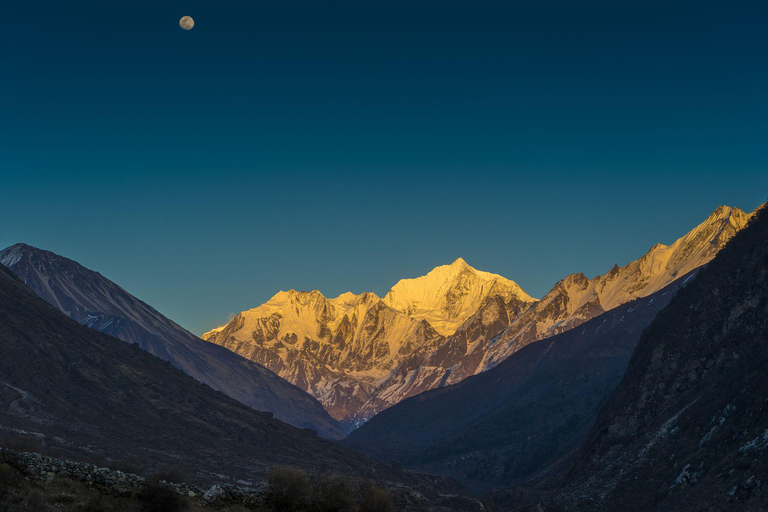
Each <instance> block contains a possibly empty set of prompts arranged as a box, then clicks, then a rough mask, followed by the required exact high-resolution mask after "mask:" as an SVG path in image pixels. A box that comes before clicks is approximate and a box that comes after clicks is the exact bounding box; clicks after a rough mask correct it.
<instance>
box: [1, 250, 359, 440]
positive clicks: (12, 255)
mask: <svg viewBox="0 0 768 512" xmlns="http://www.w3.org/2000/svg"><path fill="white" fill-rule="evenodd" d="M0 263H2V264H3V265H5V266H6V267H8V268H9V269H11V270H12V271H13V272H14V273H15V274H16V275H17V276H18V277H19V278H20V279H21V280H22V281H23V282H24V283H25V284H26V285H27V286H28V287H29V288H31V289H32V290H33V291H34V292H35V293H36V294H37V295H38V296H39V297H41V298H42V299H43V300H45V301H46V302H48V303H49V304H51V305H52V306H54V307H56V308H57V309H59V310H60V311H61V312H63V313H64V314H66V315H67V316H69V317H70V318H72V319H73V320H75V321H77V322H79V323H81V324H83V325H86V326H88V327H91V328H93V329H96V330H98V331H101V332H103V333H105V334H109V335H111V336H115V337H117V338H120V339H122V340H123V341H126V342H129V343H136V344H138V346H139V347H141V348H142V349H144V350H146V351H148V352H150V353H152V354H154V355H156V356H157V357H159V358H161V359H164V360H166V361H169V362H170V363H171V364H173V365H174V366H175V367H177V368H179V369H180V370H182V371H184V372H185V373H187V374H188V375H190V376H192V377H194V378H195V379H197V380H198V381H200V382H203V383H205V384H207V385H209V386H211V387H212V388H213V389H216V390H218V391H221V392H223V393H225V394H226V395H228V396H230V397H232V398H235V399H236V400H239V401H240V402H242V403H244V404H246V405H248V406H250V407H253V408H254V409H257V410H260V411H267V412H271V413H273V414H274V416H275V417H276V418H278V419H280V420H283V421H286V422H288V423H290V424H292V425H295V426H298V427H302V428H311V429H313V430H316V431H317V432H318V433H319V434H320V435H322V436H324V437H328V438H331V439H338V438H341V437H343V436H344V432H343V431H342V430H341V428H340V426H339V424H338V423H337V422H336V421H335V420H334V419H333V418H331V417H330V416H329V415H328V413H327V412H326V411H325V410H324V409H323V407H322V405H321V404H320V403H318V402H317V400H315V399H314V398H312V397H311V396H309V395H308V394H307V393H305V392H304V391H303V390H301V389H299V388H298V387H296V386H294V385H292V384H290V383H289V382H287V381H286V380H284V379H282V378H280V377H279V376H277V375H276V374H274V373H273V372H272V371H270V370H268V369H267V368H265V367H264V366H262V365H260V364H258V363H255V362H253V361H249V360H247V359H245V358H243V357H241V356H238V355H237V354H235V353H233V352H231V351H229V350H226V349H224V348H223V347H219V346H216V345H213V344H211V343H207V342H205V341H203V340H201V339H200V338H198V337H197V336H195V335H193V334H192V333H190V332H189V331H187V330H185V329H184V328H182V327H181V326H180V325H178V324H176V323H175V322H173V321H171V320H169V319H168V318H166V317H164V316H163V315H162V314H160V313H159V312H158V311H157V310H155V309H154V308H152V307H151V306H149V305H148V304H146V303H144V302H142V301H141V300H139V299H137V298H136V297H134V296H132V295H131V294H129V293H128V292H126V291H125V290H124V289H123V288H121V287H120V286H118V285H117V284H115V283H113V282H112V281H110V280H109V279H107V278H105V277H104V276H102V275H101V274H99V273H98V272H94V271H93V270H89V269H87V268H85V267H83V266H82V265H80V264H79V263H77V262H75V261H72V260H70V259H67V258H64V257H62V256H59V255H57V254H54V253H52V252H49V251H44V250H41V249H37V248H35V247H31V246H29V245H26V244H16V245H13V246H11V247H8V248H7V249H4V250H2V251H0Z"/></svg>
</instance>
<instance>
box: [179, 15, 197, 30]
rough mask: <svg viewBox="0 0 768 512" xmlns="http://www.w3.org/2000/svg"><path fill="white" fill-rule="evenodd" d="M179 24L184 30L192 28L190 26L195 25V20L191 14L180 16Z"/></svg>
mask: <svg viewBox="0 0 768 512" xmlns="http://www.w3.org/2000/svg"><path fill="white" fill-rule="evenodd" d="M179 26H180V27H181V28H183V29H184V30H192V27H194V26H195V20H193V19H192V16H182V17H181V19H180V20H179Z"/></svg>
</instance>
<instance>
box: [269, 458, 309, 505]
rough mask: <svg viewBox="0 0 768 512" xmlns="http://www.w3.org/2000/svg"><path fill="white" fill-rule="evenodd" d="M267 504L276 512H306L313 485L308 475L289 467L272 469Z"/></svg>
mask: <svg viewBox="0 0 768 512" xmlns="http://www.w3.org/2000/svg"><path fill="white" fill-rule="evenodd" d="M267 483H268V485H269V494H268V496H267V503H268V504H269V506H270V507H272V509H273V510H274V511H275V512H298V511H301V510H306V508H307V506H308V505H309V503H310V499H311V498H312V483H311V482H310V480H309V477H308V476H307V474H306V473H304V472H303V471H301V470H299V469H295V468H290V467H287V466H278V467H276V468H272V469H271V470H270V472H269V475H268V476H267Z"/></svg>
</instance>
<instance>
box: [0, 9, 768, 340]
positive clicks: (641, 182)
mask: <svg viewBox="0 0 768 512" xmlns="http://www.w3.org/2000/svg"><path fill="white" fill-rule="evenodd" d="M670 4H673V5H670ZM182 15H190V16H192V17H194V18H195V22H196V25H195V28H194V29H193V30H191V31H189V32H186V31H183V30H181V29H180V28H179V27H178V19H179V18H180V17H181V16H182ZM766 26H768V4H766V3H765V2H756V1H755V2H730V3H728V4H727V5H726V4H725V3H724V2H706V1H705V2H637V3H628V2H591V3H589V2H588V3H578V2H564V1H562V2H561V1H554V0H553V1H549V2H525V3H522V2H452V1H441V2H432V1H423V2H413V1H410V2H399V1H391V2H378V3H373V2H359V1H357V2H348V1H336V2H331V1H319V0H314V1H288V2H279V3H277V2H272V3H262V2H252V1H249V2H234V1H230V2H210V1H208V2H200V1H176V0H171V1H164V2H142V1H139V2H130V3H128V2H102V1H99V2H75V3H64V2H60V1H56V2H52V1H37V2H17V3H16V5H11V6H5V8H4V14H3V16H2V17H0V41H1V42H2V43H3V47H4V48H6V49H10V51H5V52H3V55H2V56H0V64H1V66H0V176H1V177H2V183H3V185H2V188H0V201H2V212H3V215H2V217H3V220H2V223H1V224H0V245H2V246H7V245H10V244H13V243H16V242H26V243H29V244H32V245H35V246H38V247H42V248H45V249H49V250H52V251H54V252H57V253H59V254H62V255H65V256H68V257H71V258H73V259H75V260H77V261H79V262H81V263H83V264H84V265H86V266H88V267H90V268H93V269H95V270H98V271H99V272H101V273H102V274H104V275H105V276H107V277H109V278H110V279H112V280H114V281H116V282H117V283H119V284H121V285H122V286H123V287H125V288H126V289H127V290H128V291H130V292H131V293H133V294H135V295H137V296H138V297H140V298H142V299H144V300H146V301H147V302H149V303H150V304H152V305H153V306H155V307H156V308H158V309H159V310H160V311H162V312H163V313H165V314H166V315H168V316H169V317H171V318H173V319H174V320H176V321H178V322H179V323H181V324H182V325H184V326H185V327H187V328H189V329H191V330H193V331H194V332H197V333H200V332H202V331H204V330H206V329H207V328H209V327H212V326H214V325H217V324H220V323H222V322H224V321H226V320H227V318H228V316H229V315H230V314H231V313H235V312H238V311H240V310H242V309H247V308H249V307H255V306H257V305H258V304H260V303H262V302H264V301H265V300H266V299H268V298H269V297H270V296H271V295H273V294H274V293H275V292H277V291H278V290H280V289H289V288H297V289H319V290H321V291H323V292H324V293H325V294H326V295H329V296H335V295H337V294H339V293H341V292H344V291H347V290H351V291H354V292H362V291H368V290H370V291H374V292H376V293H379V294H384V293H386V291H387V290H388V288H389V287H390V286H391V285H393V284H394V283H395V282H396V281H397V280H398V279H399V278H402V277H415V276H417V275H421V274H424V273H426V272H427V271H428V270H430V269H431V268H432V267H434V266H437V265H440V264H444V263H450V262H451V261H453V260H454V259H456V258H457V257H459V256H461V257H463V258H464V259H466V260H467V261H468V262H469V263H470V264H471V265H473V266H475V267H477V268H479V269H482V270H487V271H491V272H496V273H500V274H502V275H504V276H506V277H508V278H511V279H514V280H515V281H517V282H518V283H519V284H520V285H521V286H523V288H524V289H525V290H526V291H528V292H529V293H530V294H532V295H534V296H541V295H543V294H544V293H546V291H547V290H548V289H549V288H550V287H551V286H552V285H553V284H554V283H555V282H556V281H557V280H558V279H560V278H562V277H564V276H565V275H566V274H568V273H571V272H579V271H581V272H584V273H585V274H587V275H589V276H592V275H595V274H598V273H604V272H605V271H607V270H608V269H610V267H611V266H612V265H613V264H614V263H619V264H623V263H626V262H628V261H630V260H632V259H635V258H637V257H638V256H640V255H641V254H642V253H644V252H645V251H646V250H647V249H648V248H649V247H650V246H651V245H653V244H654V243H655V242H670V241H672V240H674V239H675V238H677V237H678V236H680V235H682V234H683V233H685V232H686V231H687V230H689V229H690V228H692V227H693V226H694V225H695V224H697V223H699V222H700V221H701V220H703V219H704V218H705V217H706V216H707V215H708V214H709V212H710V211H711V210H713V209H714V208H716V207H717V206H718V205H720V204H729V205H735V206H739V207H741V208H743V209H753V208H755V207H756V206H757V205H758V204H760V203H761V202H763V201H765V199H766V196H767V195H768V165H767V164H768V152H767V151H766V148H768V95H766V94H765V91H766V90H768V66H767V65H766V60H765V55H766V54H768V31H766V29H765V27H766Z"/></svg>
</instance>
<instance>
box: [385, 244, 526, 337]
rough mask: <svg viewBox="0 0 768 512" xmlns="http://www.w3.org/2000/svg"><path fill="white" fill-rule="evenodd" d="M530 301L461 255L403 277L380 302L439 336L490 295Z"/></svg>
mask: <svg viewBox="0 0 768 512" xmlns="http://www.w3.org/2000/svg"><path fill="white" fill-rule="evenodd" d="M497 296H498V297H501V298H502V299H503V300H504V301H510V300H512V299H517V300H518V301H521V302H526V303H530V302H534V299H533V298H532V297H531V296H530V295H528V294H527V293H525V292H524V291H523V289H522V288H520V286H518V285H517V283H515V282H514V281H510V280H509V279H505V278H504V277H501V276H500V275H497V274H491V273H489V272H482V271H480V270H476V269H474V268H472V267H470V266H469V265H468V264H467V262H466V261H464V260H463V259H462V258H459V259H457V260H456V261H454V262H453V263H452V264H450V265H443V266H440V267H437V268H435V269H434V270H432V271H431V272H430V273H429V274H427V275H425V276H422V277H417V278H416V279H403V280H401V281H400V282H398V283H397V284H396V285H395V286H393V287H392V289H391V290H390V291H389V293H387V295H386V296H385V297H384V299H383V300H384V303H385V304H386V305H387V306H389V307H391V308H392V309H396V310H398V311H402V312H403V313H405V314H407V315H408V316H410V317H412V318H417V319H419V320H426V321H427V322H429V324H430V325H431V326H432V327H434V329H435V330H436V331H437V332H438V333H440V334H442V335H443V336H450V335H451V334H453V333H454V332H456V330H457V329H458V328H459V327H460V326H461V325H462V324H463V323H464V322H465V321H466V320H467V319H468V318H469V317H470V316H472V315H474V314H475V312H476V311H477V310H478V309H480V307H482V306H484V305H485V304H487V303H488V301H490V300H491V299H492V298H493V297H497Z"/></svg>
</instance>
